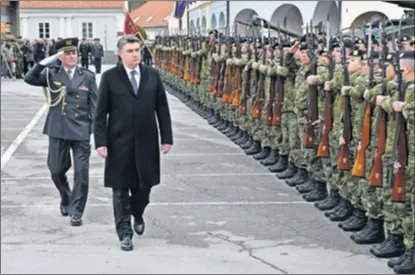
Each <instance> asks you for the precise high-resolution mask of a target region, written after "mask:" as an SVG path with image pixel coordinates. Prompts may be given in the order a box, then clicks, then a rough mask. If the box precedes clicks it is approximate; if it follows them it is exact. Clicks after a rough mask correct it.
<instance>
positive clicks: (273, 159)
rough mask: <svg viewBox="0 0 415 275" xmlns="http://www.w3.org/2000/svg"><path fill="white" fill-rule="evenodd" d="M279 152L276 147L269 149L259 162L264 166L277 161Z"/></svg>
mask: <svg viewBox="0 0 415 275" xmlns="http://www.w3.org/2000/svg"><path fill="white" fill-rule="evenodd" d="M278 159H279V152H278V149H271V151H270V152H269V155H268V157H267V158H266V159H263V160H261V164H262V165H264V166H270V165H273V164H275V163H277V162H278Z"/></svg>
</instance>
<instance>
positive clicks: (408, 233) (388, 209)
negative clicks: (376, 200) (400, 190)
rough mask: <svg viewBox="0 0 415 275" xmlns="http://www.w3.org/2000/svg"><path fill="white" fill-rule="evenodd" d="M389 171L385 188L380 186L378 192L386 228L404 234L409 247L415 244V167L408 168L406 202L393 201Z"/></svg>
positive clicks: (405, 177)
mask: <svg viewBox="0 0 415 275" xmlns="http://www.w3.org/2000/svg"><path fill="white" fill-rule="evenodd" d="M387 174H388V173H387V172H386V173H384V175H385V176H384V180H383V182H384V184H383V188H378V189H377V191H378V194H379V196H381V199H382V201H383V215H384V217H385V228H386V229H387V230H388V231H389V232H390V233H391V234H404V242H405V246H406V247H407V248H412V247H414V246H415V243H414V242H415V232H414V230H415V228H414V223H415V221H414V216H415V199H414V197H415V195H414V193H415V184H414V181H415V177H414V167H412V170H411V169H410V167H408V168H407V169H406V173H405V176H404V181H405V192H406V198H405V202H404V203H400V202H392V200H391V194H392V189H391V188H390V186H389V183H388V181H387Z"/></svg>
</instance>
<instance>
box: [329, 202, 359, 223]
mask: <svg viewBox="0 0 415 275" xmlns="http://www.w3.org/2000/svg"><path fill="white" fill-rule="evenodd" d="M353 209H354V208H353V206H352V204H351V203H350V201H346V203H345V204H344V207H342V208H340V209H339V210H338V211H337V212H335V213H333V214H331V215H330V216H329V218H330V220H331V221H332V222H341V221H345V220H346V219H347V218H349V217H350V216H351V215H353Z"/></svg>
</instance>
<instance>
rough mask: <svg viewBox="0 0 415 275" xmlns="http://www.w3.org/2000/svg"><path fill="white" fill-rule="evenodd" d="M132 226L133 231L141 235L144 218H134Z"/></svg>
mask: <svg viewBox="0 0 415 275" xmlns="http://www.w3.org/2000/svg"><path fill="white" fill-rule="evenodd" d="M133 228H134V231H135V233H137V234H138V235H143V233H144V229H145V223H144V219H143V218H140V219H134V226H133Z"/></svg>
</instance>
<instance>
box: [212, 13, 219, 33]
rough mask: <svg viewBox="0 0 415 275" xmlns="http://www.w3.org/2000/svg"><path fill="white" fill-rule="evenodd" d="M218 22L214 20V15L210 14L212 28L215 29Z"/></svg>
mask: <svg viewBox="0 0 415 275" xmlns="http://www.w3.org/2000/svg"><path fill="white" fill-rule="evenodd" d="M217 25H218V22H217V21H216V15H215V14H212V18H211V19H210V27H211V28H212V30H214V29H216V27H217Z"/></svg>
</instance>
